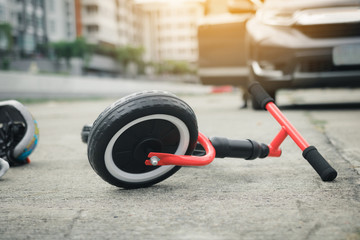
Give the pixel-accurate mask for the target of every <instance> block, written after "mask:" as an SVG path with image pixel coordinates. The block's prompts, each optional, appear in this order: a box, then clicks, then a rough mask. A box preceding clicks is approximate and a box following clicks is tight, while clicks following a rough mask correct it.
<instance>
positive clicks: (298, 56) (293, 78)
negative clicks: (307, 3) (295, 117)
mask: <svg viewBox="0 0 360 240" xmlns="http://www.w3.org/2000/svg"><path fill="white" fill-rule="evenodd" d="M247 30H248V32H249V35H248V43H249V45H248V46H249V54H248V55H249V64H250V71H251V74H252V76H253V77H254V78H255V80H257V81H260V82H261V83H262V84H263V85H264V86H265V87H266V88H268V89H271V88H274V89H278V88H310V87H348V86H351V87H353V86H360V64H357V63H356V64H354V65H352V64H350V65H338V64H335V63H334V48H335V47H337V46H341V45H347V46H348V45H352V46H359V47H360V37H348V38H310V37H308V36H306V35H305V34H303V33H302V32H301V31H299V30H297V29H294V28H287V27H274V26H272V27H270V26H266V25H263V24H261V23H259V22H257V21H256V20H254V19H253V20H251V21H249V22H248V25H247Z"/></svg>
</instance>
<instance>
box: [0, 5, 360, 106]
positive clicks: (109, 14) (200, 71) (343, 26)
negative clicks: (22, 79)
mask: <svg viewBox="0 0 360 240" xmlns="http://www.w3.org/2000/svg"><path fill="white" fill-rule="evenodd" d="M0 69H1V72H4V71H12V72H14V71H15V72H17V73H21V72H22V73H26V74H28V73H31V74H57V75H60V76H69V77H71V76H80V77H83V76H93V77H102V78H104V77H105V78H113V79H124V78H126V79H144V80H149V79H150V80H151V79H156V80H165V81H177V82H186V83H194V84H203V85H210V86H219V87H218V88H216V87H214V88H212V91H226V90H229V89H232V87H236V88H237V87H239V88H240V89H244V88H246V86H247V84H248V82H249V81H252V80H256V81H259V82H261V83H262V85H263V86H264V87H265V88H266V90H267V91H268V92H269V93H270V95H271V96H273V97H274V98H275V97H276V92H277V91H278V90H280V89H289V88H290V89H294V88H314V87H315V88H323V87H336V88H337V87H359V86H360V81H359V78H360V3H359V1H356V0H344V1H334V0H321V1H316V2H314V1H309V0H292V1H285V0H268V1H265V2H264V1H259V0H230V1H222V0H177V1H175V0H173V1H166V0H157V1H156V0H107V1H101V0H0ZM1 78H2V79H4V78H8V75H6V76H5V75H3V76H2V77H1V76H0V79H1ZM2 84H3V85H4V84H8V82H6V83H2ZM10 90H11V89H10V88H9V91H10ZM242 92H244V93H245V91H242ZM3 97H6V96H5V95H3ZM247 98H248V97H247V96H246V94H244V98H243V100H244V102H245V104H244V105H245V106H246V99H247ZM252 106H253V108H255V109H256V108H258V107H259V106H257V105H256V103H255V102H253V103H252Z"/></svg>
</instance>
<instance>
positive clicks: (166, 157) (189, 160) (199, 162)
mask: <svg viewBox="0 0 360 240" xmlns="http://www.w3.org/2000/svg"><path fill="white" fill-rule="evenodd" d="M198 142H199V143H200V144H201V145H202V146H203V147H204V149H205V152H206V154H205V155H204V156H201V157H197V156H190V155H174V154H169V153H156V152H151V153H149V155H148V157H149V158H151V157H154V156H156V157H158V158H159V159H160V160H159V161H158V163H157V164H156V166H159V165H178V166H204V165H208V164H210V163H211V162H212V161H213V160H214V158H215V155H216V152H215V148H214V147H213V145H212V144H211V142H210V140H209V139H208V138H207V137H206V136H205V135H204V134H202V133H201V132H199V136H198ZM145 164H146V165H150V166H151V165H152V164H151V162H150V160H146V161H145Z"/></svg>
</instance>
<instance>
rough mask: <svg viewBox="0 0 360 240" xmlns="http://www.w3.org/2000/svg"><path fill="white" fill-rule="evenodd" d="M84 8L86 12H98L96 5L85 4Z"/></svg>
mask: <svg viewBox="0 0 360 240" xmlns="http://www.w3.org/2000/svg"><path fill="white" fill-rule="evenodd" d="M85 9H86V12H87V13H88V14H95V13H97V12H98V10H99V7H98V6H97V5H87V6H85Z"/></svg>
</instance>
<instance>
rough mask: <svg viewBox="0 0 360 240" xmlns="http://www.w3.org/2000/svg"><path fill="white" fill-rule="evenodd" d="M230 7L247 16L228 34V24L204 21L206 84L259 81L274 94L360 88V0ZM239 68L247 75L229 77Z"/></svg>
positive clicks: (273, 0) (274, 0)
mask: <svg viewBox="0 0 360 240" xmlns="http://www.w3.org/2000/svg"><path fill="white" fill-rule="evenodd" d="M254 9H257V11H256V14H255V11H254ZM229 10H230V12H231V13H234V16H243V18H242V21H239V22H238V26H237V27H233V28H232V29H231V30H230V31H228V32H226V34H224V30H220V29H224V28H225V25H224V24H220V23H218V24H214V23H213V24H212V25H211V24H204V25H200V26H199V35H198V37H199V76H200V79H201V80H202V82H203V83H204V84H213V85H225V84H232V85H236V86H240V87H244V86H246V84H247V83H248V82H249V81H253V80H255V81H259V82H260V83H261V84H262V85H263V86H264V88H265V89H266V90H267V91H268V92H269V94H270V95H271V96H272V97H274V98H275V96H276V91H277V90H279V89H284V88H288V89H294V88H323V87H360V1H359V0H341V1H339V0H316V1H314V0H291V1H289V0H265V2H262V1H256V0H231V1H229ZM239 14H240V15H239ZM246 14H247V15H246ZM240 22H241V23H240ZM228 26H229V25H228ZM211 29H212V31H213V33H212V34H207V35H205V34H203V33H204V32H206V31H210V30H211ZM235 32H238V35H237V37H234V36H235ZM205 36H206V37H207V38H208V39H206V38H205ZM221 41H223V42H222V43H221ZM215 42H216V44H215ZM234 42H237V44H234ZM204 43H207V45H206V48H205V47H204ZM230 43H231V44H230ZM216 54H217V55H216ZM221 54H222V55H221ZM220 55H221V57H219V56H220ZM233 56H237V58H234V57H233ZM240 59H241V60H240ZM225 65H226V66H225ZM209 66H210V67H211V68H212V69H215V70H217V71H215V70H212V71H211V70H210V68H209ZM224 66H225V67H229V66H231V67H232V68H233V71H230V68H224ZM236 67H237V69H238V70H239V69H240V68H239V67H241V69H242V73H243V74H242V75H241V76H240V74H237V75H236V74H235V75H234V76H233V77H232V78H229V75H230V74H231V73H236V71H235V69H236ZM219 70H222V71H219ZM205 73H206V74H205ZM215 73H216V74H217V75H216V74H215ZM237 73H240V71H237ZM215 75H216V76H215ZM230 80H231V81H230ZM252 102H253V104H252V106H253V108H255V109H258V108H259V105H258V104H257V103H256V102H254V101H252Z"/></svg>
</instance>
